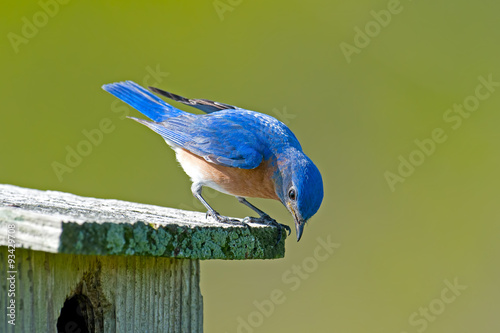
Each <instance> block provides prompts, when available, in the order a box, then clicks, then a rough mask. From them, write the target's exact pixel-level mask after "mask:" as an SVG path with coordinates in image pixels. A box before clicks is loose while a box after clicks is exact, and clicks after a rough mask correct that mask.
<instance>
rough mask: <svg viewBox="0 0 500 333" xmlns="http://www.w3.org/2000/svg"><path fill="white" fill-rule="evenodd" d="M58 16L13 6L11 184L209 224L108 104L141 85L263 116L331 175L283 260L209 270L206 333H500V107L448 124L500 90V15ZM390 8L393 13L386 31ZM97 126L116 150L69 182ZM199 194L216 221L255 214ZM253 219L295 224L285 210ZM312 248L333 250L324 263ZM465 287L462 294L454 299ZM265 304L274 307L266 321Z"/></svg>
mask: <svg viewBox="0 0 500 333" xmlns="http://www.w3.org/2000/svg"><path fill="white" fill-rule="evenodd" d="M42 3H43V2H42ZM48 3H50V1H49V2H48ZM58 6H59V8H56V7H55V6H52V7H47V8H48V9H45V10H46V11H49V12H51V14H52V16H53V17H49V15H47V14H43V13H44V12H43V11H44V9H43V8H42V7H41V5H40V3H38V2H37V1H18V2H7V3H4V4H3V7H4V8H3V10H2V14H0V15H1V17H2V19H1V21H0V28H1V34H2V35H3V36H4V37H3V38H2V39H1V42H0V43H1V53H0V60H1V61H0V68H1V73H2V80H1V82H0V96H1V102H2V111H1V122H0V140H1V145H0V182H2V183H9V184H15V185H20V186H25V187H30V188H38V189H52V190H60V191H67V192H72V193H76V194H79V195H84V196H94V197H101V198H118V199H123V200H130V201H137V202H144V203H150V204H156V205H162V206H169V207H176V208H184V209H192V210H202V207H201V206H200V205H199V204H198V203H196V201H194V200H193V198H192V195H191V192H190V181H189V179H188V178H187V176H185V175H184V173H183V171H182V169H181V168H180V167H179V166H178V164H177V162H176V161H175V158H174V154H173V152H172V151H171V150H170V149H169V148H168V147H167V146H166V145H165V143H164V142H163V141H162V139H161V138H160V137H159V136H157V135H155V134H154V133H153V132H151V131H149V130H147V129H146V128H144V127H143V126H139V125H138V124H137V123H135V122H133V121H130V120H124V119H123V115H124V113H125V111H126V112H129V113H130V114H131V115H134V116H139V115H140V114H139V113H138V112H137V111H135V110H132V109H131V108H127V109H124V108H123V105H124V104H121V103H118V102H115V98H114V97H112V96H111V95H109V94H107V93H106V92H104V91H103V90H101V85H102V84H105V83H110V82H114V81H120V80H134V81H136V82H138V83H140V84H142V85H147V84H149V85H154V86H158V87H160V88H163V89H166V90H170V91H172V92H175V93H178V94H182V95H185V96H187V97H197V98H208V99H213V100H216V101H220V102H225V103H229V104H233V105H238V106H240V107H244V108H248V109H252V110H257V111H260V112H264V113H267V114H271V115H273V116H275V117H277V118H278V119H280V120H282V121H284V122H285V123H287V124H288V125H289V127H290V128H291V129H292V130H293V131H294V132H295V134H296V135H297V137H298V138H299V139H300V141H301V143H302V146H303V148H304V150H305V151H306V153H307V154H308V155H309V156H310V157H311V158H312V159H313V160H314V161H315V163H316V164H317V165H318V167H319V168H320V170H321V171H322V174H323V178H324V185H325V199H324V202H323V206H322V207H321V209H320V211H319V212H318V214H317V215H316V216H314V218H313V219H311V221H310V223H309V225H308V226H307V228H306V230H305V233H304V237H303V238H302V240H301V242H300V243H297V242H295V240H294V237H293V236H292V237H290V238H289V239H288V241H287V244H286V251H287V253H286V258H284V259H280V260H269V261H241V262H232V261H206V262H202V292H203V295H204V306H205V316H204V320H205V330H206V331H207V332H301V331H308V332H339V333H351V332H395V333H401V332H408V333H411V332H424V331H426V332H454V333H456V332H487V333H489V332H499V331H500V319H499V316H498V309H499V307H500V288H499V286H498V282H499V278H500V267H499V254H500V242H499V241H498V235H499V232H500V227H499V218H500V208H499V207H500V204H499V199H500V191H499V188H500V177H498V171H499V169H500V156H499V151H500V143H499V142H500V135H499V127H500V113H499V112H498V110H499V108H500V87H493V88H491V87H490V88H491V89H492V90H494V89H498V91H492V92H490V94H489V97H488V98H485V99H484V100H481V101H480V103H479V106H477V110H476V111H474V112H472V113H471V114H470V116H468V118H464V119H463V122H462V124H461V126H460V127H459V128H458V129H456V130H453V129H452V127H451V126H450V125H452V123H447V122H446V121H445V120H444V119H443V115H444V114H445V112H446V110H447V109H449V108H451V107H452V106H453V104H454V103H457V104H460V103H463V102H464V100H466V99H467V100H468V101H469V102H471V101H472V102H473V101H474V99H473V98H472V99H471V98H470V96H473V95H474V94H475V90H476V87H477V85H478V84H479V83H480V81H479V80H478V77H479V76H483V77H484V78H487V77H488V75H492V80H493V81H498V82H500V65H499V59H500V47H499V45H500V44H499V41H500V20H499V19H498V12H499V10H500V4H499V3H498V2H495V1H480V2H472V1H464V0H460V1H438V2H431V1H409V0H402V1H401V2H400V4H399V5H397V3H395V2H389V3H388V2H387V1H380V0H377V1H374V0H371V1H369V0H362V1H356V2H349V1H308V2H305V1H304V2H301V1H279V2H265V1H240V0H231V1H230V0H221V1H215V2H214V1H189V2H181V1H168V2H160V1H151V2H150V3H144V2H142V3H140V2H138V1H110V2H102V1H68V3H66V4H60V5H58ZM388 8H389V9H394V8H396V9H395V11H399V12H398V14H391V19H390V22H388V18H387V16H385V17H384V15H383V13H387V12H380V11H381V10H385V11H387V9H388ZM371 11H375V13H379V14H375V16H379V19H380V20H382V19H385V21H384V25H385V27H384V26H382V25H381V24H379V23H374V22H376V21H375V18H374V17H375V16H374V14H373V13H371ZM40 12H41V13H42V14H40ZM380 13H382V14H380ZM380 17H382V18H380ZM23 18H24V19H23ZM45 19H46V20H45ZM34 20H35V21H34ZM372 21H373V22H372ZM26 22H28V23H26ZM29 22H31V23H33V22H34V23H36V24H38V25H39V27H38V28H37V27H36V26H34V27H35V29H37V30H38V31H36V30H34V29H33V27H31V28H32V29H31V30H30V28H29V24H30V23H29ZM370 22H371V23H370ZM366 24H368V28H369V29H372V30H370V34H371V35H372V36H373V37H369V38H370V41H369V44H368V45H366V46H365V47H363V48H361V47H360V48H358V50H357V53H353V54H351V56H350V57H348V58H349V60H350V62H348V61H347V60H348V59H347V57H346V56H345V55H344V53H343V52H342V50H341V48H340V45H341V43H343V42H344V43H348V44H350V45H352V46H355V40H354V39H355V35H356V30H355V29H356V27H357V28H359V29H360V30H361V31H364V30H365V27H366ZM377 27H378V28H377ZM23 34H24V36H23ZM26 36H27V37H26ZM357 42H358V45H359V43H362V42H365V43H368V42H367V40H366V38H365V40H364V41H363V38H362V37H358V40H357ZM344 45H345V44H344ZM152 73H155V74H154V75H153V74H152ZM481 92H482V93H486V92H488V91H487V90H486V89H484V88H483V90H481ZM190 111H193V110H190ZM105 118H109V119H110V121H111V123H112V124H113V126H112V128H113V130H112V131H111V132H110V133H106V134H104V136H103V139H102V142H101V143H100V144H98V145H96V146H93V147H92V151H91V152H90V153H89V154H88V156H84V157H83V158H82V161H80V162H79V163H77V164H78V165H77V166H75V167H72V168H71V172H69V171H68V170H67V171H68V172H64V173H63V174H62V175H60V176H61V177H60V178H61V179H59V178H58V177H57V175H56V173H55V172H54V169H53V163H54V162H59V163H61V164H65V158H66V154H67V149H68V147H70V148H73V149H76V148H77V147H78V145H79V144H81V142H82V141H84V140H85V136H84V134H83V132H82V131H83V130H87V131H90V130H92V129H95V128H98V127H99V123H100V122H101V121H102V119H105ZM435 128H442V129H443V130H444V132H445V134H446V135H447V140H446V141H445V142H444V143H441V144H437V147H436V150H435V152H434V153H433V154H431V155H430V156H428V157H426V158H425V161H423V163H422V164H421V165H419V166H417V167H416V168H415V170H414V172H413V174H412V175H410V176H409V177H406V178H405V181H404V182H402V183H397V184H395V186H394V189H395V191H391V188H390V187H389V185H388V182H387V181H386V178H385V176H384V174H385V173H386V171H390V172H392V173H394V174H396V173H397V172H398V165H399V163H400V162H399V160H398V158H399V156H400V155H402V156H403V157H404V158H406V159H408V158H409V155H410V154H411V153H412V152H414V151H415V150H416V149H417V146H416V145H415V143H414V140H416V139H418V140H424V139H426V138H429V137H431V133H432V131H433V130H434V129H435ZM415 154H417V155H418V153H415ZM415 154H414V157H415V156H416V157H418V156H417V155H415ZM206 193H207V197H208V198H209V200H210V202H211V203H212V204H213V205H214V207H217V209H218V210H219V211H221V212H222V213H224V214H228V215H232V216H242V217H243V216H246V214H249V213H250V212H249V211H248V210H247V209H246V208H245V207H243V206H242V205H239V204H237V203H236V201H235V200H234V199H233V198H231V197H228V196H226V195H223V194H216V193H215V192H214V191H210V190H209V191H207V192H206ZM255 202H256V203H257V204H259V207H262V208H263V209H264V210H265V211H267V212H269V213H270V214H271V215H273V216H274V217H276V218H277V219H278V220H279V221H281V222H283V223H288V224H290V225H291V224H292V219H291V217H290V216H289V215H288V213H287V212H286V210H285V209H284V208H283V207H282V206H281V205H280V204H279V203H277V202H269V201H264V200H261V201H259V200H257V201H255ZM318 237H320V238H322V239H323V240H326V239H328V238H329V239H330V240H331V241H332V242H334V243H336V244H338V245H340V247H338V248H337V249H335V251H334V253H333V254H331V255H329V256H328V257H327V259H325V260H324V261H317V260H316V259H315V257H314V255H315V253H316V252H315V249H316V248H317V247H318V246H319V244H320V243H319V241H318ZM325 253H326V252H321V254H322V255H325ZM297 269H300V270H301V271H302V273H299V272H297ZM307 271H308V272H309V273H307ZM294 272H295V273H294ZM304 272H305V273H304ZM306 273H307V275H306ZM291 277H294V279H295V280H293V281H295V282H294V283H290V280H289V279H290V278H291ZM454 280H456V281H455V282H457V283H458V284H459V285H460V286H467V288H466V289H465V290H464V289H462V290H455V293H453V292H452V291H451V290H448V289H446V288H449V287H447V282H445V281H448V283H451V284H453V283H454ZM462 288H464V287H462ZM273 290H280V291H281V292H282V293H283V297H282V298H281V300H282V301H283V302H281V303H280V304H276V305H275V306H274V309H272V311H271V310H270V308H267V309H266V310H265V311H263V310H260V311H261V312H259V310H258V306H256V303H257V304H268V303H266V302H265V301H266V300H270V295H271V292H272V291H273ZM443 297H444V298H443ZM283 298H284V299H283ZM445 301H446V302H445ZM429 307H430V310H428V313H427V315H425V314H424V312H425V311H427V310H426V308H429ZM262 311H263V312H262ZM420 311H423V312H420ZM243 322H244V323H243Z"/></svg>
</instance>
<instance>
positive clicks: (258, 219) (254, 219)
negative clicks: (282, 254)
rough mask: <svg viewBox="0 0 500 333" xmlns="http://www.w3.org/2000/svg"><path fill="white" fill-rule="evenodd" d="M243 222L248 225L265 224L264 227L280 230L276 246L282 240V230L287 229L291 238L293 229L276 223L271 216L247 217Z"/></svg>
mask: <svg viewBox="0 0 500 333" xmlns="http://www.w3.org/2000/svg"><path fill="white" fill-rule="evenodd" d="M243 222H246V223H257V224H263V225H271V226H274V227H276V228H278V240H277V241H276V245H277V244H278V243H279V242H280V240H281V230H282V229H285V230H286V231H288V236H290V234H291V232H292V229H290V227H289V226H287V225H286V224H281V223H278V222H276V220H275V219H273V218H272V217H271V216H269V215H267V214H265V215H262V216H261V217H251V216H247V217H245V218H244V219H243Z"/></svg>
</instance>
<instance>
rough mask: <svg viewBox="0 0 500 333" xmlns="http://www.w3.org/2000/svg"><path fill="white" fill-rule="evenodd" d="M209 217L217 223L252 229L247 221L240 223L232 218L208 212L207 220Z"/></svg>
mask: <svg viewBox="0 0 500 333" xmlns="http://www.w3.org/2000/svg"><path fill="white" fill-rule="evenodd" d="M209 216H210V217H212V218H213V219H214V220H215V221H217V222H219V223H225V224H231V225H238V226H244V227H247V228H248V229H250V226H249V225H248V223H246V222H245V221H240V220H237V219H232V218H229V217H227V216H224V215H220V214H219V213H217V212H214V213H211V212H207V214H206V218H208V217H209Z"/></svg>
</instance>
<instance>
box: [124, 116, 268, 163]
mask: <svg viewBox="0 0 500 333" xmlns="http://www.w3.org/2000/svg"><path fill="white" fill-rule="evenodd" d="M211 116H212V114H208V115H199V116H196V115H191V114H188V115H184V116H179V117H175V118H170V119H168V120H167V121H164V122H161V123H157V122H156V123H155V122H150V121H145V120H141V119H136V118H133V119H134V120H136V121H138V122H140V123H142V124H144V125H146V126H148V127H149V128H151V129H152V130H153V131H155V132H156V133H158V134H160V135H161V136H162V137H163V138H164V139H165V140H166V141H167V142H168V143H169V144H170V145H174V146H177V147H180V148H184V149H186V150H188V151H190V152H192V153H193V154H195V155H198V156H201V157H203V158H204V159H205V160H207V161H209V162H212V163H215V164H219V165H223V166H228V167H235V168H242V169H253V168H256V167H257V166H259V165H260V163H261V162H262V160H263V158H264V157H266V156H267V155H268V154H267V148H266V146H265V145H264V144H263V142H262V140H261V138H259V135H258V134H257V133H255V132H253V131H252V130H249V129H246V128H245V127H244V126H242V125H241V124H240V123H238V122H234V121H232V120H231V119H227V118H224V117H211Z"/></svg>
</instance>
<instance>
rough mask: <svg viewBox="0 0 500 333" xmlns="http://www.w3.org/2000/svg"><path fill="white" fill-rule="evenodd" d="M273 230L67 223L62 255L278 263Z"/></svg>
mask: <svg viewBox="0 0 500 333" xmlns="http://www.w3.org/2000/svg"><path fill="white" fill-rule="evenodd" d="M277 237H278V235H277V230H276V229H275V228H271V227H252V228H244V227H227V228H213V227H206V226H200V227H185V226H182V227H181V226H177V225H172V224H170V225H167V226H159V227H155V226H153V225H148V224H146V223H143V222H136V223H133V224H129V223H121V224H120V223H85V224H78V223H64V224H63V230H62V234H61V242H60V246H59V251H60V252H63V253H71V254H89V255H140V256H158V257H171V258H189V259H273V258H282V257H283V256H284V252H285V251H284V241H285V238H286V234H285V231H284V230H283V231H282V238H281V240H280V242H279V243H278V244H276V240H277Z"/></svg>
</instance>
